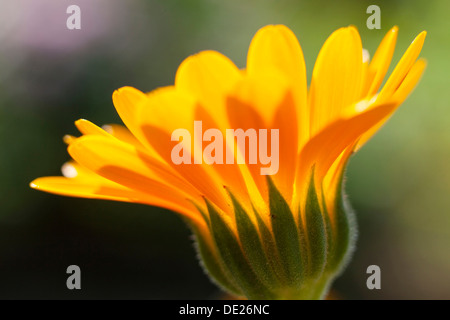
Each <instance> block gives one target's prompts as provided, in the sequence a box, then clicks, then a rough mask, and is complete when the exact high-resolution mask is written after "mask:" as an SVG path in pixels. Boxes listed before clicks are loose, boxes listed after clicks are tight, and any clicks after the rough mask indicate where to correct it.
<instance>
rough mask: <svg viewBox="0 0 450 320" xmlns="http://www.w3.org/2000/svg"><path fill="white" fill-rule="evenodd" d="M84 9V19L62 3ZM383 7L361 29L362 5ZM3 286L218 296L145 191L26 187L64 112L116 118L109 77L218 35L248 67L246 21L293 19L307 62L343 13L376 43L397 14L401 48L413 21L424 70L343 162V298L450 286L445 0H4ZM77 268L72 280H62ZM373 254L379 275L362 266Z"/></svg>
mask: <svg viewBox="0 0 450 320" xmlns="http://www.w3.org/2000/svg"><path fill="white" fill-rule="evenodd" d="M71 4H77V5H79V6H80V8H81V27H82V29H81V30H73V31H71V30H68V29H67V28H66V19H67V17H68V14H66V8H67V7H68V6H69V5H71ZM371 4H377V5H379V6H380V8H381V30H368V29H367V27H366V19H367V18H368V17H369V15H368V14H366V8H367V7H368V6H369V5H371ZM0 8H1V10H0V146H1V152H0V298H3V299H15V298H33V299H48V298H60V299H78V298H88V299H95V298H105V299H119V298H121V299H122V298H123V299H128V298H137V299H185V298H188V299H215V298H220V297H222V293H221V292H220V291H219V290H218V289H217V288H216V287H215V286H213V285H212V284H211V283H210V282H209V280H208V278H207V277H206V276H205V275H204V274H203V271H202V269H201V268H200V267H199V264H198V261H197V260H196V255H195V251H194V249H193V245H192V239H191V236H190V232H189V230H188V229H187V227H186V226H185V225H184V224H183V222H182V221H181V219H179V218H178V217H177V216H175V215H174V214H173V213H171V212H169V211H166V210H162V209H158V208H153V207H147V206H141V205H132V204H124V203H115V202H109V201H100V200H85V199H75V198H64V197H59V196H54V195H50V194H45V193H41V192H37V191H34V190H32V189H30V188H29V187H28V184H29V182H30V181H31V180H33V179H34V178H36V177H39V176H46V175H59V174H60V166H61V165H62V164H63V163H64V162H65V161H66V160H68V155H67V153H66V150H65V145H64V144H63V142H62V137H63V135H64V134H66V133H69V134H76V133H77V132H76V130H75V127H74V125H73V121H74V120H76V119H79V118H86V119H89V120H91V121H93V122H94V123H96V124H99V125H101V124H106V123H117V122H119V123H120V119H119V118H118V116H117V114H116V112H115V110H114V107H113V105H112V101H111V94H112V92H113V91H114V90H115V89H117V88H119V87H122V86H125V85H130V86H134V87H137V88H139V89H141V90H143V91H150V90H152V89H154V88H156V87H159V86H164V85H169V84H172V83H173V81H174V75H175V71H176V68H177V66H178V65H179V64H180V62H181V61H182V60H183V59H184V58H185V57H187V56H188V55H190V54H193V53H196V52H198V51H200V50H205V49H214V50H218V51H220V52H222V53H224V54H225V55H227V56H229V57H230V58H231V59H232V60H233V61H234V62H235V63H236V64H237V65H238V66H239V67H244V66H245V58H246V53H247V49H248V45H249V43H250V40H251V38H252V36H253V35H254V33H255V32H256V31H257V30H258V29H259V28H260V27H262V26H264V25H266V24H273V23H282V24H285V25H287V26H289V27H290V28H291V29H292V30H293V31H294V32H295V33H296V35H297V36H298V38H299V39H300V42H301V45H302V48H303V51H304V54H305V59H306V64H307V68H308V76H309V77H310V75H311V72H312V68H313V66H314V61H315V57H316V56H317V54H318V52H319V49H320V47H321V45H322V44H323V42H324V41H325V39H326V38H327V36H328V35H329V34H330V33H331V32H332V31H333V30H335V29H337V28H339V27H341V26H347V25H350V24H353V25H355V26H356V27H358V29H359V31H360V33H361V36H362V39H363V44H364V47H365V48H367V49H368V50H369V51H370V52H372V53H373V52H374V50H375V49H376V47H377V45H378V43H379V42H380V41H381V39H382V37H383V35H384V34H385V33H386V32H387V31H388V30H389V29H390V28H391V27H392V26H393V25H398V26H399V28H400V32H399V39H398V44H397V50H396V53H395V56H394V60H393V62H394V63H396V62H397V61H398V60H399V59H400V56H401V54H402V53H403V52H404V50H405V49H406V48H407V46H408V45H409V43H410V42H411V41H412V40H413V38H414V37H415V35H417V34H418V33H419V32H420V31H422V30H427V31H428V37H427V40H426V43H425V47H424V49H423V51H422V56H423V57H426V58H427V60H428V63H429V64H428V69H427V71H426V73H425V76H424V77H423V79H422V81H421V83H420V85H419V87H418V88H417V89H416V91H415V92H414V93H413V94H412V96H411V97H410V98H409V99H408V100H407V101H406V102H405V103H404V105H402V107H401V108H400V109H399V110H398V112H397V113H396V114H395V115H394V117H393V118H392V119H391V120H390V121H389V122H388V123H387V125H385V126H384V128H383V129H382V130H381V131H380V132H379V133H378V134H377V135H376V136H375V137H374V138H373V139H372V140H371V141H370V142H369V143H368V144H367V145H366V146H365V147H364V148H363V149H362V150H361V151H360V152H359V153H358V154H356V155H355V156H354V157H353V158H352V160H351V163H350V166H349V168H348V171H347V193H348V194H349V197H350V200H351V202H352V204H353V206H354V208H355V210H356V212H357V217H358V223H359V227H360V235H359V240H358V246H357V250H356V253H355V255H354V258H353V260H352V262H351V263H350V265H349V267H348V268H347V269H346V271H345V273H344V274H343V275H342V276H341V277H340V278H339V279H338V280H337V281H336V283H335V286H334V287H333V293H334V295H335V296H337V297H339V298H342V299H450V250H449V244H450V163H449V162H450V161H449V159H450V90H449V86H450V81H449V74H450V62H449V58H448V57H449V56H450V41H449V40H450V20H449V19H448V13H449V12H450V3H449V2H448V1H446V0H441V1H432V0H429V1H419V0H417V1H413V0H403V1H361V0H360V1H356V0H354V1H343V0H341V1H324V0H317V1H300V0H297V1H294V0H291V1H288V0H280V1H262V0H244V1H237V0H236V1H218V0H195V1H194V0H178V1H176V0H164V1H156V0H155V1H150V0H127V1H120V0H70V1H66V0H59V1H54V0H16V1H6V0H1V1H0ZM71 264H76V265H78V266H80V267H81V272H82V290H78V291H70V290H68V289H67V288H66V278H67V276H68V275H67V274H66V268H67V266H69V265H71ZM372 264H376V265H379V266H380V267H381V272H382V273H381V277H382V286H381V290H374V291H371V290H368V289H367V287H366V279H367V276H368V275H367V274H366V268H367V267H368V266H369V265H372Z"/></svg>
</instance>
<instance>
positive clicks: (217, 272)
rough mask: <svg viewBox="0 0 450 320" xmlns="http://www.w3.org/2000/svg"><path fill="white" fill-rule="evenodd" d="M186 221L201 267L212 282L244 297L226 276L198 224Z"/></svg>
mask: <svg viewBox="0 0 450 320" xmlns="http://www.w3.org/2000/svg"><path fill="white" fill-rule="evenodd" d="M184 220H185V221H186V223H187V225H188V226H189V227H190V228H191V230H192V232H193V233H194V239H195V243H194V244H195V249H196V251H197V254H198V255H199V261H200V265H201V266H202V268H203V270H204V271H205V273H206V274H207V275H208V276H209V278H210V279H211V281H212V282H214V283H215V284H216V285H217V286H218V287H220V288H222V289H223V290H224V291H227V292H231V293H232V294H234V295H236V296H238V297H240V296H243V295H244V294H243V293H242V291H241V290H240V289H239V288H238V287H237V286H236V285H235V284H233V283H232V282H231V281H230V280H229V279H228V277H227V276H226V275H225V272H224V269H223V266H221V264H220V260H219V259H218V257H217V254H215V253H214V249H213V248H211V246H210V245H209V244H208V242H207V241H206V240H205V239H204V237H203V235H202V233H201V232H200V230H199V229H198V227H197V226H196V224H195V223H193V222H191V221H190V220H189V219H184Z"/></svg>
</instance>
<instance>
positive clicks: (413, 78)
mask: <svg viewBox="0 0 450 320" xmlns="http://www.w3.org/2000/svg"><path fill="white" fill-rule="evenodd" d="M425 67H426V61H425V60H423V59H419V60H417V61H416V63H415V64H414V65H413V66H412V68H411V69H410V71H409V72H408V74H407V75H406V77H405V79H404V80H403V81H402V83H401V84H400V86H399V87H398V88H397V90H396V91H395V92H394V94H393V95H392V96H391V98H390V99H389V101H390V102H392V103H394V104H395V105H396V106H397V107H398V106H399V105H400V104H401V103H403V101H404V100H405V99H406V98H407V97H408V95H409V94H410V93H411V92H412V90H413V89H414V87H415V86H416V85H417V83H418V82H419V80H420V78H421V76H422V74H423V72H424V70H425ZM395 110H396V108H395V109H394V110H392V112H391V113H389V114H388V115H387V116H386V117H385V118H383V119H381V120H380V122H379V123H378V124H377V125H375V126H373V127H372V128H371V129H370V130H368V131H367V132H366V133H364V135H363V136H362V137H361V139H360V140H359V141H358V144H357V145H356V148H355V151H357V150H359V149H360V148H361V147H362V146H363V145H364V144H365V143H366V142H367V141H368V140H369V139H370V138H371V137H372V136H373V135H374V134H375V133H376V132H377V131H378V130H379V129H380V127H381V126H382V125H383V124H384V123H385V122H386V121H387V120H388V119H389V117H390V116H391V115H392V114H393V113H394V112H395Z"/></svg>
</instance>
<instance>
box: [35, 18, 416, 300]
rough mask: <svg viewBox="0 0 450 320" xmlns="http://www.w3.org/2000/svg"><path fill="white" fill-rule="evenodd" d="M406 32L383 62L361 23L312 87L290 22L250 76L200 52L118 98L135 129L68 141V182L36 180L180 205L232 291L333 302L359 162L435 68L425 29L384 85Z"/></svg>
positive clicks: (87, 126) (340, 33)
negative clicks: (156, 83)
mask: <svg viewBox="0 0 450 320" xmlns="http://www.w3.org/2000/svg"><path fill="white" fill-rule="evenodd" d="M396 38H397V28H396V27H394V28H392V29H391V30H390V31H389V32H388V33H387V35H386V36H385V37H384V39H383V41H382V42H381V44H380V46H379V48H378V49H377V51H376V52H375V54H374V56H373V59H372V60H370V59H369V55H368V52H367V51H366V50H364V49H363V47H362V44H361V39H360V36H359V34H358V31H357V30H356V28H354V27H347V28H341V29H338V30H337V31H335V32H334V33H333V34H332V35H331V36H330V37H329V38H328V39H327V40H326V42H325V44H324V45H323V47H322V49H321V51H320V53H319V56H318V58H317V61H316V64H315V67H314V70H313V74H312V79H311V83H310V88H309V90H308V88H307V79H306V71H305V62H304V58H303V53H302V49H301V47H300V44H299V42H298V41H297V39H296V37H295V35H294V34H293V33H292V31H291V30H289V29H288V28H287V27H285V26H282V25H277V26H267V27H264V28H262V29H261V30H259V31H258V32H257V34H256V35H255V37H254V38H253V40H252V42H251V45H250V49H249V52H248V58H247V67H246V69H244V70H241V69H238V68H237V67H236V66H235V65H234V64H233V63H232V62H231V61H230V60H229V59H228V58H226V57H225V56H223V55H221V54H220V53H218V52H215V51H204V52H200V53H198V54H196V55H193V56H191V57H189V58H187V59H186V60H185V61H184V62H183V63H182V64H181V65H180V67H179V68H178V71H177V73H176V78H175V84H174V85H173V86H168V87H164V88H159V89H156V90H154V91H152V92H150V93H143V92H141V91H139V90H136V89H133V88H130V87H124V88H121V89H119V90H117V91H115V92H114V94H113V102H114V105H115V107H116V109H117V112H118V113H119V115H120V117H121V118H122V120H123V122H124V124H125V126H126V128H125V127H123V126H120V125H108V126H105V127H103V128H100V127H97V126H95V125H94V124H92V123H91V122H89V121H87V120H78V121H77V122H75V124H76V126H77V128H78V129H79V130H80V132H81V133H82V136H81V137H78V138H75V137H73V136H66V137H65V141H66V142H67V144H68V152H69V154H70V155H71V157H72V158H73V161H70V162H68V163H66V164H65V165H64V166H63V168H62V171H63V175H64V177H44V178H39V179H36V180H35V181H33V182H32V183H31V186H32V187H33V188H36V189H38V190H42V191H47V192H51V193H56V194H61V195H67V196H75V197H85V198H96V199H108V200H118V201H127V202H137V203H143V204H148V205H153V206H160V207H164V208H167V209H170V210H173V211H175V212H177V213H178V214H180V215H181V216H182V217H184V218H185V220H186V222H187V223H188V224H189V225H190V226H191V227H192V230H193V232H194V234H195V237H196V239H197V247H198V250H199V252H200V256H201V260H202V264H203V266H204V267H205V270H207V273H208V274H209V275H210V276H211V278H212V279H213V280H214V281H215V282H216V283H217V284H219V285H220V286H221V287H222V288H224V289H225V290H227V291H229V292H231V293H233V294H235V295H238V296H244V297H247V298H250V299H312V298H322V297H323V296H324V294H325V293H326V292H327V289H328V288H329V286H330V284H331V283H332V281H333V280H334V279H335V277H336V276H337V275H338V274H339V272H341V270H342V268H343V267H344V266H345V264H346V262H347V260H348V258H349V256H350V254H351V252H352V248H353V245H354V241H355V237H356V228H355V225H354V221H353V214H352V212H351V210H350V209H349V207H348V205H347V204H346V200H345V198H344V197H343V190H342V188H343V187H342V179H343V171H344V168H345V166H346V163H347V160H348V158H349V157H350V155H351V154H352V153H353V152H354V151H356V150H358V149H359V148H360V147H361V146H362V145H363V144H364V143H365V142H366V141H367V140H368V139H369V138H370V137H371V136H372V135H373V134H374V133H375V132H376V131H377V130H378V128H379V127H380V126H381V125H382V124H383V123H384V122H385V121H386V120H387V119H388V118H389V117H390V116H391V114H392V113H393V112H394V111H395V109H396V108H397V107H398V106H399V105H400V104H401V103H402V102H403V101H404V100H405V99H406V97H407V96H408V95H409V93H410V92H411V91H412V90H413V88H414V87H415V85H416V84H417V82H418V81H419V78H420V76H421V74H422V72H423V70H424V68H425V62H424V60H422V59H418V56H419V53H420V51H421V48H422V46H423V42H424V39H425V32H422V33H420V34H419V35H418V36H417V37H416V39H415V40H414V41H413V42H412V44H411V45H410V46H409V48H408V49H407V50H406V52H405V53H404V55H403V57H402V58H401V60H400V61H399V62H398V64H397V66H396V67H395V69H394V70H393V72H392V74H391V75H390V76H389V77H388V79H387V81H386V83H385V84H384V86H383V87H381V83H382V81H383V79H384V78H385V75H386V73H387V70H388V67H389V65H390V62H391V59H392V55H393V52H394V47H395V43H396ZM231 129H234V130H235V131H229V130H231ZM239 130H240V131H239ZM247 142H248V143H247ZM269 154H270V155H269Z"/></svg>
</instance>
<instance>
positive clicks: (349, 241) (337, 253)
mask: <svg viewBox="0 0 450 320" xmlns="http://www.w3.org/2000/svg"><path fill="white" fill-rule="evenodd" d="M335 208H336V209H335V217H334V228H333V230H334V232H333V243H334V245H333V251H332V259H331V263H330V268H331V269H332V270H333V271H334V272H335V273H336V275H338V274H339V273H340V272H341V270H343V269H344V268H345V267H346V265H347V263H348V261H349V259H350V257H351V256H352V254H353V251H354V248H355V242H356V238H357V235H358V232H357V226H356V220H355V215H354V212H353V209H352V208H351V206H350V204H349V203H348V201H347V199H346V197H345V195H344V191H343V175H342V177H341V182H340V183H339V187H338V189H337V191H336V204H335Z"/></svg>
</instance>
